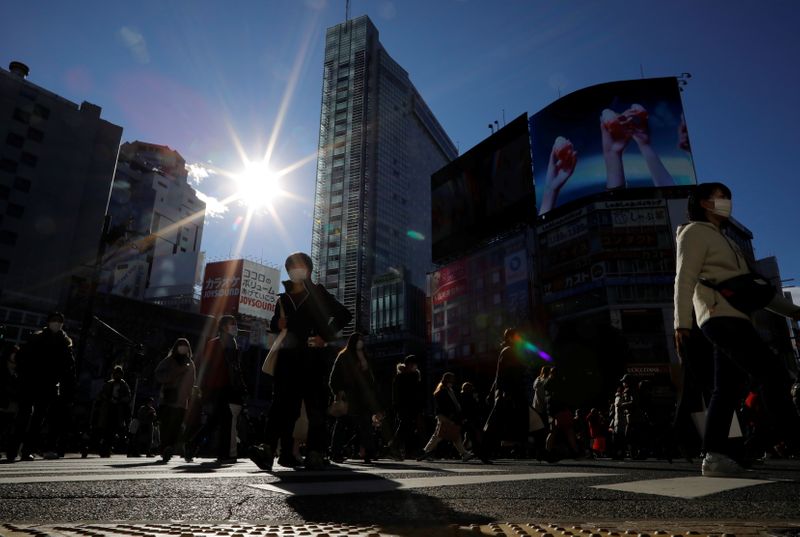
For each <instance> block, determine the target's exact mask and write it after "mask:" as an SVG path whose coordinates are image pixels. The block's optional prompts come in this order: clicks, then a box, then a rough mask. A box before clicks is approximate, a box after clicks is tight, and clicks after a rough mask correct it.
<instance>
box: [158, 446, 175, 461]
mask: <svg viewBox="0 0 800 537" xmlns="http://www.w3.org/2000/svg"><path fill="white" fill-rule="evenodd" d="M172 453H173V450H172V448H171V447H166V448H164V451H163V452H162V453H161V460H162V461H164V462H169V460H170V459H171V458H172Z"/></svg>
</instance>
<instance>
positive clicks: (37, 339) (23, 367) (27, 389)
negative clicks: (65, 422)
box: [7, 312, 76, 461]
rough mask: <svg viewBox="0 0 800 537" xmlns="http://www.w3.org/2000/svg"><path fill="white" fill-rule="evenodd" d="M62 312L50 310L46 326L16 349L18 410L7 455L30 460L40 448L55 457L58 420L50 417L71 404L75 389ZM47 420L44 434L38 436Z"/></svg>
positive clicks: (68, 338)
mask: <svg viewBox="0 0 800 537" xmlns="http://www.w3.org/2000/svg"><path fill="white" fill-rule="evenodd" d="M63 328H64V316H63V315H62V314H61V313H59V312H53V313H51V314H49V315H48V316H47V326H45V327H44V328H42V329H41V330H39V331H37V332H35V333H34V334H32V335H31V337H30V339H29V340H28V342H27V343H25V344H24V345H22V347H21V348H20V350H19V351H18V352H17V353H16V364H17V375H18V380H19V389H20V391H19V394H20V395H19V410H18V412H17V419H16V424H15V427H14V438H13V439H12V441H11V445H10V447H9V452H8V454H7V457H8V459H9V460H10V461H13V460H15V459H16V457H17V455H18V454H19V451H20V445H21V446H22V450H21V459H22V460H32V459H33V457H34V454H35V453H37V452H43V453H45V454H46V455H47V458H56V457H57V455H56V452H57V450H58V449H59V447H58V443H59V436H60V433H61V426H62V423H61V422H60V421H59V420H55V419H53V418H54V416H55V414H56V413H57V412H58V410H59V408H58V407H61V408H62V409H63V408H65V407H68V406H69V405H71V404H72V399H73V396H74V392H75V384H76V378H75V358H74V357H73V352H72V340H71V339H70V337H69V336H68V335H67V333H66V332H64V329H63ZM45 422H47V430H48V434H47V438H45V439H42V438H41V431H42V428H43V426H44V424H45Z"/></svg>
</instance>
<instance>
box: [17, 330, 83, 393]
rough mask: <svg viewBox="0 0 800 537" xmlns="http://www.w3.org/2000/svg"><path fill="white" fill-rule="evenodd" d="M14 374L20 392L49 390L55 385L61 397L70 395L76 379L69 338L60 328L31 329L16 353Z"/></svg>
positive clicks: (53, 389) (54, 387) (43, 391)
mask: <svg viewBox="0 0 800 537" xmlns="http://www.w3.org/2000/svg"><path fill="white" fill-rule="evenodd" d="M17 374H18V376H19V383H20V388H21V389H22V391H23V395H30V396H33V397H36V396H37V395H40V394H51V393H53V392H54V391H55V390H56V386H57V385H58V386H59V392H60V394H61V396H62V397H67V398H70V397H72V395H73V394H74V392H75V382H76V380H75V358H74V357H73V355H72V340H71V339H70V338H69V336H67V334H66V332H64V331H63V330H60V331H58V332H53V331H52V330H50V329H49V328H44V329H43V330H39V331H38V332H35V333H34V334H32V335H31V336H30V339H28V342H27V343H26V344H25V345H23V346H22V347H21V348H20V350H19V352H18V353H17Z"/></svg>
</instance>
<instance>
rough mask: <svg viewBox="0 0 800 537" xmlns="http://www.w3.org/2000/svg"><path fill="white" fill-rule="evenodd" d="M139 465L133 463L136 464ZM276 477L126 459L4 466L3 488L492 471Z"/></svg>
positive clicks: (386, 467) (360, 468) (343, 468)
mask: <svg viewBox="0 0 800 537" xmlns="http://www.w3.org/2000/svg"><path fill="white" fill-rule="evenodd" d="M134 460H135V459H134ZM275 470H276V471H275V472H274V473H273V474H267V473H265V472H262V471H260V470H259V469H258V468H257V467H256V466H255V464H253V463H252V462H250V461H248V460H241V461H239V462H238V463H236V464H232V465H226V466H214V465H211V464H209V463H205V464H203V463H198V462H193V463H186V462H184V461H183V460H180V459H177V460H173V461H170V462H169V463H161V462H158V461H156V460H150V461H148V462H138V461H137V462H132V460H131V459H128V458H125V457H116V456H115V457H111V458H107V459H96V458H89V459H59V460H47V461H45V460H39V461H29V462H17V463H14V464H5V465H0V485H3V484H21V483H49V482H54V481H57V482H86V481H129V480H130V481H136V480H144V479H219V478H253V477H266V476H269V475H275V476H277V477H282V476H302V477H303V478H304V479H307V478H320V479H332V478H336V477H345V476H350V475H353V474H354V473H355V474H365V475H369V474H380V475H384V474H385V475H391V474H423V473H444V474H452V473H456V474H458V473H486V472H493V471H496V470H495V469H494V468H486V467H481V466H480V465H476V464H442V465H426V466H424V467H423V466H421V465H410V464H409V463H392V462H385V463H383V462H381V463H378V464H374V465H365V464H337V465H334V466H331V467H330V468H327V469H324V470H319V471H305V470H299V471H295V470H290V469H285V470H282V469H281V467H280V466H277V465H276V466H275Z"/></svg>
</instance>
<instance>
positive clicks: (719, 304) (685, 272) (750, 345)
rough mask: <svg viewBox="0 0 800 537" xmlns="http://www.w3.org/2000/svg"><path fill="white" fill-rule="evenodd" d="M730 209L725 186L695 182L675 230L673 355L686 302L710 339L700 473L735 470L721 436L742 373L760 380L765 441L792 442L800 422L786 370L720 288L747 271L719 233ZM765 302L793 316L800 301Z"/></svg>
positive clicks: (687, 313)
mask: <svg viewBox="0 0 800 537" xmlns="http://www.w3.org/2000/svg"><path fill="white" fill-rule="evenodd" d="M731 213H732V203H731V191H730V189H729V188H728V187H727V186H725V185H724V184H722V183H703V184H700V185H697V187H696V188H695V189H694V191H693V192H692V194H691V195H690V197H689V201H688V218H689V221H690V222H689V223H688V224H685V225H682V226H679V227H678V231H677V263H676V277H675V294H674V306H675V318H674V327H675V346H676V349H677V351H678V356H679V358H681V360H682V359H683V358H682V354H683V349H684V347H685V345H686V343H687V341H688V339H689V337H690V334H691V327H692V308H694V312H695V314H696V316H697V324H698V325H699V326H700V330H702V332H703V334H704V335H705V336H706V338H707V339H708V340H709V341H711V343H712V344H713V346H714V388H713V391H712V394H711V400H710V402H709V404H708V412H707V414H706V422H705V435H704V439H703V449H704V452H705V457H704V459H703V463H702V474H703V475H704V476H712V477H713V476H731V475H739V474H741V473H742V471H743V469H742V466H741V465H740V464H739V461H736V460H734V459H733V458H732V456H731V455H732V454H731V453H730V451H729V449H728V446H727V445H726V444H727V438H728V430H729V428H730V424H731V419H732V417H733V414H734V411H735V409H736V407H737V406H738V404H739V402H740V401H741V400H742V399H743V398H744V395H745V394H746V384H747V381H748V377H749V379H751V381H753V382H754V383H755V384H756V385H759V386H760V388H761V394H762V397H763V404H764V408H765V410H766V415H767V416H768V417H769V423H767V424H765V425H766V426H767V431H765V434H766V435H767V436H768V437H769V438H770V439H771V440H770V441H771V442H772V444H773V445H777V444H779V443H780V442H781V441H787V443H788V444H789V445H791V446H792V448H793V449H797V444H796V441H797V435H798V430H800V425H799V424H798V416H797V413H796V412H794V410H793V408H792V405H791V400H790V399H789V386H790V385H791V381H790V378H789V376H788V373H787V371H786V370H785V368H784V366H783V365H782V364H781V363H780V362H779V360H778V359H777V357H776V356H775V355H774V354H773V353H772V352H771V351H770V349H769V347H768V346H767V345H766V343H765V342H764V341H763V340H762V339H761V337H760V336H759V335H758V332H757V331H756V329H755V327H754V326H753V323H752V321H751V319H750V315H749V312H745V311H741V310H739V309H736V308H735V307H734V306H733V305H732V304H731V303H730V302H729V301H728V299H727V298H726V296H725V293H723V292H722V291H721V290H720V284H723V283H724V282H726V280H729V279H731V278H734V277H737V276H739V277H741V276H743V275H747V274H749V273H750V272H751V270H750V268H749V263H748V259H747V258H746V257H745V256H744V254H743V253H742V251H741V249H740V248H739V246H738V245H737V244H736V243H735V242H734V241H733V240H731V239H730V238H729V237H728V236H727V235H726V233H725V230H726V228H727V226H728V224H729V219H730V217H731ZM714 287H716V289H715V288H714ZM723 290H724V289H723ZM729 296H730V295H729ZM766 308H767V309H769V310H770V311H772V312H774V313H778V314H781V315H784V316H787V317H791V318H793V319H795V320H798V319H800V307H798V306H795V305H794V304H792V303H791V302H789V301H788V300H786V299H784V298H783V297H782V296H780V294H778V293H776V294H775V296H774V297H773V298H772V300H771V302H770V303H769V304H768V305H767V306H766Z"/></svg>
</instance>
